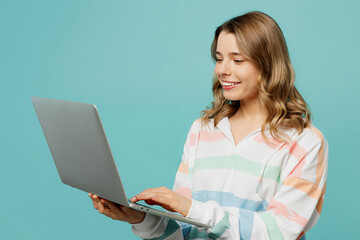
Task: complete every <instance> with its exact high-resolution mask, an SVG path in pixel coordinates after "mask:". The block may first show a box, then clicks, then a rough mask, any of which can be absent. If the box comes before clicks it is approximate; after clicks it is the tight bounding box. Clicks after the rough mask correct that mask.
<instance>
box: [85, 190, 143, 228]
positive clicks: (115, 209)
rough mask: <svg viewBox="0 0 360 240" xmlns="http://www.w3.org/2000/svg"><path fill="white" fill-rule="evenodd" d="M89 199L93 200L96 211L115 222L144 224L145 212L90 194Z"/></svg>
mask: <svg viewBox="0 0 360 240" xmlns="http://www.w3.org/2000/svg"><path fill="white" fill-rule="evenodd" d="M89 197H90V198H91V199H92V201H93V204H94V208H95V209H97V210H98V211H99V212H100V213H102V214H104V215H105V216H108V217H110V218H112V219H114V220H119V221H124V222H128V223H130V224H136V223H140V222H142V221H143V220H144V218H145V213H144V212H139V211H136V210H133V209H131V208H128V207H125V206H122V205H118V204H116V203H113V202H110V201H108V200H106V199H103V198H100V197H99V196H97V195H93V194H91V193H89Z"/></svg>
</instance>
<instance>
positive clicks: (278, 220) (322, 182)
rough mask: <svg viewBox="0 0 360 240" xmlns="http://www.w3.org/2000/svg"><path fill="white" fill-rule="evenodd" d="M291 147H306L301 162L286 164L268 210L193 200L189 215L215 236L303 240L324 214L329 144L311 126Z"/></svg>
mask: <svg viewBox="0 0 360 240" xmlns="http://www.w3.org/2000/svg"><path fill="white" fill-rule="evenodd" d="M302 135H303V136H302ZM304 136H305V137H304ZM292 148H297V149H299V148H301V149H303V151H302V155H301V158H300V161H299V162H298V164H297V165H296V166H291V167H290V166H286V165H285V166H284V167H283V169H282V171H283V172H286V173H287V175H286V176H285V177H284V180H283V181H282V186H281V187H280V189H279V191H278V192H277V193H276V194H275V196H274V197H273V198H272V199H271V201H270V202H269V205H268V206H267V208H266V210H265V211H262V212H254V211H249V210H243V209H240V210H239V211H238V212H234V211H227V210H225V209H224V208H223V207H221V206H219V205H218V204H217V203H216V202H213V201H212V202H205V203H204V202H199V201H196V200H193V202H192V207H191V210H190V212H189V214H188V217H189V218H191V219H194V220H197V221H200V222H202V223H206V224H209V225H211V226H213V227H212V228H210V229H208V230H207V231H206V234H207V237H208V238H212V239H257V240H259V239H260V240H261V239H276V240H280V239H300V238H301V237H302V236H303V235H304V232H306V231H308V230H309V229H310V228H311V227H313V226H314V225H315V223H316V222H317V220H318V219H319V216H320V213H321V209H322V204H323V200H324V194H325V188H326V177H327V166H328V144H327V142H326V140H325V139H324V137H323V135H322V134H321V133H320V131H318V130H317V129H315V128H312V129H305V130H304V132H303V133H302V134H301V135H299V137H298V138H297V139H296V140H295V141H294V142H293V144H292ZM289 151H290V152H291V151H292V149H290V150H289ZM191 233H193V231H192V232H191ZM201 235H203V234H201V233H199V234H198V236H199V238H200V236H201ZM194 237H195V236H194Z"/></svg>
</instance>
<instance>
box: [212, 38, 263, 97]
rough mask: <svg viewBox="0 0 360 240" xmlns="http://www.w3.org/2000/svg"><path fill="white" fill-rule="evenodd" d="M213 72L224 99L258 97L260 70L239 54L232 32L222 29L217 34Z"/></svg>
mask: <svg viewBox="0 0 360 240" xmlns="http://www.w3.org/2000/svg"><path fill="white" fill-rule="evenodd" d="M215 74H216V76H217V77H218V79H219V81H220V84H221V86H222V88H223V90H224V91H223V93H224V97H225V98H226V99H229V100H234V101H235V100H242V101H249V100H252V99H255V98H257V97H258V95H259V91H258V86H257V80H258V78H259V75H260V70H259V69H257V68H256V67H255V65H254V64H253V63H251V62H250V61H249V60H247V59H245V57H244V56H243V55H242V54H241V52H240V50H239V48H238V45H237V42H236V38H235V36H234V34H232V33H228V32H224V31H222V32H221V33H220V35H219V38H218V42H217V48H216V65H215Z"/></svg>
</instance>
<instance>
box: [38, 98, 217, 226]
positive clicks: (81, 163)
mask: <svg viewBox="0 0 360 240" xmlns="http://www.w3.org/2000/svg"><path fill="white" fill-rule="evenodd" d="M31 101H32V103H33V105H34V107H35V110H36V113H37V116H38V118H39V121H40V125H41V127H42V130H43V132H44V135H45V138H46V141H47V143H48V145H49V148H50V151H51V154H52V157H53V159H54V162H55V165H56V168H57V170H58V172H59V175H60V178H61V181H62V182H63V183H65V184H67V185H69V186H72V187H75V188H78V189H80V190H83V191H85V192H91V193H93V194H96V195H98V196H100V197H102V198H105V199H107V200H110V201H112V202H115V203H118V204H120V205H123V206H127V207H130V208H132V209H136V210H139V211H142V212H146V213H149V214H153V215H157V216H161V217H165V218H170V219H174V220H178V221H181V222H185V223H190V224H193V225H196V226H198V227H202V228H209V227H210V226H209V225H206V224H203V223H200V222H197V221H193V220H191V219H188V218H185V217H183V216H181V215H178V214H174V213H170V212H166V211H161V210H157V209H152V208H150V207H148V206H145V205H141V204H137V203H131V202H130V201H129V200H128V198H127V197H126V194H125V190H124V187H123V185H122V183H121V179H120V176H119V173H118V171H117V168H116V165H115V162H114V158H113V155H112V153H111V150H110V146H109V143H108V141H107V138H106V135H105V131H104V128H103V126H102V124H101V121H100V117H99V114H98V111H97V109H96V106H95V105H92V104H86V103H77V102H70V101H64V100H56V99H49V98H40V97H31Z"/></svg>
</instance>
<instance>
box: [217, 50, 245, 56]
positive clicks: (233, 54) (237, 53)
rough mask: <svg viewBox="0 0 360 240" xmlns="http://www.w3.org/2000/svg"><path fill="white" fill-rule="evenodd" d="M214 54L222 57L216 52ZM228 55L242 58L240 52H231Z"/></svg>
mask: <svg viewBox="0 0 360 240" xmlns="http://www.w3.org/2000/svg"><path fill="white" fill-rule="evenodd" d="M215 54H219V55H222V54H221V53H220V52H219V51H216V52H215ZM228 55H230V56H240V57H242V56H243V55H242V54H241V53H240V52H231V53H229V54H228Z"/></svg>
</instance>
